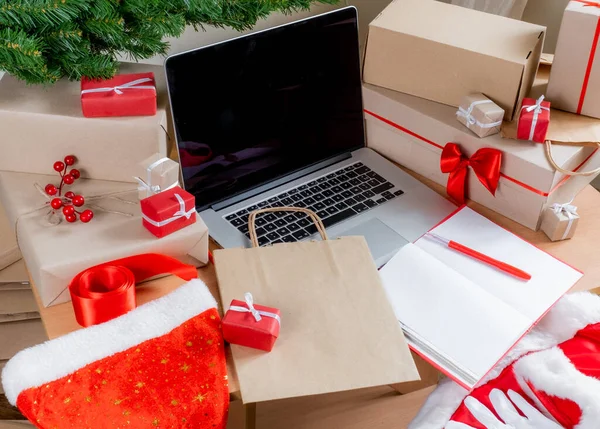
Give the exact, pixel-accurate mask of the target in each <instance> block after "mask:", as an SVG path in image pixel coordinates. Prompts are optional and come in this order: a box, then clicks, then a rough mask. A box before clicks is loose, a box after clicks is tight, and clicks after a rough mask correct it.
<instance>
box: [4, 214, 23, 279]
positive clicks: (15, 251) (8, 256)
mask: <svg viewBox="0 0 600 429" xmlns="http://www.w3.org/2000/svg"><path fill="white" fill-rule="evenodd" d="M19 259H21V251H20V250H19V246H18V245H17V238H16V236H15V232H14V230H13V228H12V227H11V225H10V222H9V221H8V219H7V217H6V213H5V212H4V209H3V208H2V204H0V270H3V269H4V268H6V267H8V266H9V265H11V264H14V263H15V262H17V261H18V260H19Z"/></svg>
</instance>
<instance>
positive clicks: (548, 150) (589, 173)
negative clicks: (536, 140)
mask: <svg viewBox="0 0 600 429" xmlns="http://www.w3.org/2000/svg"><path fill="white" fill-rule="evenodd" d="M596 146H597V147H598V148H600V143H596ZM546 157H547V158H548V161H549V162H550V165H552V167H554V168H555V169H556V171H559V172H561V173H562V174H566V175H567V176H593V175H595V174H598V173H600V167H598V168H596V169H594V170H591V171H571V170H565V169H564V168H562V167H561V166H559V165H558V164H557V163H556V161H554V158H553V157H552V142H551V141H550V140H546Z"/></svg>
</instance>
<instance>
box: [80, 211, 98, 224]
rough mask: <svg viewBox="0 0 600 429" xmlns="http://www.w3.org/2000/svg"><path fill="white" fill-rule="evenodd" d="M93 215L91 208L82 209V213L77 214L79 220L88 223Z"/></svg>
mask: <svg viewBox="0 0 600 429" xmlns="http://www.w3.org/2000/svg"><path fill="white" fill-rule="evenodd" d="M93 217H94V212H93V211H91V210H84V211H83V213H81V214H80V215H79V220H80V221H82V222H83V223H88V222H89V221H91V220H92V218H93Z"/></svg>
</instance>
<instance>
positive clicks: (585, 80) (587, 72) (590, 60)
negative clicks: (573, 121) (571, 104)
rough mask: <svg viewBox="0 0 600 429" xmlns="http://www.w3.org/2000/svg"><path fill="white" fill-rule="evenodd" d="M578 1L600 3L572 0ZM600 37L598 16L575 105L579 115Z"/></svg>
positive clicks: (588, 2)
mask: <svg viewBox="0 0 600 429" xmlns="http://www.w3.org/2000/svg"><path fill="white" fill-rule="evenodd" d="M574 1H576V2H578V3H583V5H584V6H590V7H597V8H600V3H598V2H595V1H588V0H574ZM599 39H600V17H598V24H596V33H595V34H594V40H593V41H592V49H591V51H590V57H589V58H588V64H587V68H586V70H585V77H584V78H583V85H582V86H581V94H580V95H579V104H578V105H577V114H578V115H581V112H582V110H583V105H584V103H585V97H586V95H587V88H588V84H589V83H590V76H591V75H592V68H593V66H594V60H595V58H596V48H597V47H598V40H599Z"/></svg>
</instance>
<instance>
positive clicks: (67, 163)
mask: <svg viewBox="0 0 600 429" xmlns="http://www.w3.org/2000/svg"><path fill="white" fill-rule="evenodd" d="M76 161H77V159H76V158H75V157H74V156H73V155H67V156H65V159H64V162H63V161H56V162H55V163H54V170H55V171H56V172H58V174H60V184H59V185H58V187H56V186H55V185H52V184H48V185H46V187H45V188H44V190H45V191H46V194H48V195H49V196H51V197H55V198H53V199H52V200H51V201H50V206H51V207H52V208H53V209H54V210H60V209H61V208H62V213H63V216H64V217H65V220H66V221H67V222H69V223H73V222H76V221H77V216H78V215H79V220H80V221H81V222H83V223H88V222H89V221H91V220H92V218H93V217H94V212H92V211H91V210H89V209H88V210H83V211H79V210H78V209H76V208H75V207H81V206H83V205H84V204H85V198H83V195H77V194H75V192H73V191H67V192H65V195H64V196H63V195H62V190H63V186H65V185H72V184H73V183H75V181H76V180H77V179H79V178H80V177H81V173H80V171H79V170H77V169H76V168H71V171H69V167H72V166H73V165H74V164H75V162H76Z"/></svg>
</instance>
